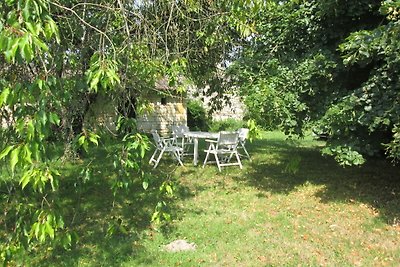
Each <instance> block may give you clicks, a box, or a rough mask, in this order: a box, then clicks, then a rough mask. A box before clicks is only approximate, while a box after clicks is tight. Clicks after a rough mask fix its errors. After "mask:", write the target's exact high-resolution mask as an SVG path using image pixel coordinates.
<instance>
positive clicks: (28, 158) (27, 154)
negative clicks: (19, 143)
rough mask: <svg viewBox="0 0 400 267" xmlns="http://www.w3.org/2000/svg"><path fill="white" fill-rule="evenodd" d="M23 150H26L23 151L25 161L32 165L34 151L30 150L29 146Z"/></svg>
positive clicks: (25, 146)
mask: <svg viewBox="0 0 400 267" xmlns="http://www.w3.org/2000/svg"><path fill="white" fill-rule="evenodd" d="M23 148H24V150H23V151H24V154H25V156H24V160H25V161H27V162H29V163H30V164H32V151H31V150H30V149H29V146H28V145H24V146H23Z"/></svg>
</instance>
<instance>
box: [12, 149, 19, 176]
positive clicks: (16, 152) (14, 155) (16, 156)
mask: <svg viewBox="0 0 400 267" xmlns="http://www.w3.org/2000/svg"><path fill="white" fill-rule="evenodd" d="M20 151H21V147H20V146H19V147H17V148H15V149H14V150H13V151H12V152H11V157H10V167H11V171H12V172H14V169H15V165H17V163H18V161H19V152H20Z"/></svg>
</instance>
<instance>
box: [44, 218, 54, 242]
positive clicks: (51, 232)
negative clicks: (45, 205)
mask: <svg viewBox="0 0 400 267" xmlns="http://www.w3.org/2000/svg"><path fill="white" fill-rule="evenodd" d="M45 225H46V232H47V234H48V235H49V236H50V238H51V239H54V228H53V227H52V226H51V224H50V221H49V220H48V221H46V224H45Z"/></svg>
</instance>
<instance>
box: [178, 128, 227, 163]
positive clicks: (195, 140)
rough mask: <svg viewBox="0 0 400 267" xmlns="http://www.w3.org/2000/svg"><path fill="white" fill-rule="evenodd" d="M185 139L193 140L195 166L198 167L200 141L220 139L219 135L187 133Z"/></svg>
mask: <svg viewBox="0 0 400 267" xmlns="http://www.w3.org/2000/svg"><path fill="white" fill-rule="evenodd" d="M185 137H189V138H193V144H194V147H193V165H194V166H197V162H198V159H199V139H218V137H219V133H210V132H192V131H190V132H186V133H185Z"/></svg>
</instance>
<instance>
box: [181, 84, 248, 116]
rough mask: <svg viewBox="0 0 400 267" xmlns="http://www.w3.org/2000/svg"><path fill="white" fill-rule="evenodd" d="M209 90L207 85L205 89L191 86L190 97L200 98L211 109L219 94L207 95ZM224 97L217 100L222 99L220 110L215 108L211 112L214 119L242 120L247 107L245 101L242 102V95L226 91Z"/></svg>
mask: <svg viewBox="0 0 400 267" xmlns="http://www.w3.org/2000/svg"><path fill="white" fill-rule="evenodd" d="M208 90H209V87H206V88H205V89H196V88H189V89H188V95H189V99H197V100H200V101H201V102H202V103H203V106H204V108H205V109H206V110H207V111H209V110H210V109H211V108H212V105H213V103H212V101H215V100H213V99H214V98H215V96H216V95H217V93H216V92H214V93H213V94H211V96H208V95H207V91H208ZM223 97H224V98H226V100H224V99H220V100H217V101H222V102H221V106H222V108H221V109H219V110H215V111H213V112H212V113H211V115H210V117H211V118H212V120H214V121H221V120H226V119H236V120H242V119H243V117H244V115H245V110H246V107H245V105H244V103H243V102H242V100H241V98H240V96H238V95H236V94H234V93H225V94H224V96H223Z"/></svg>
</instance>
